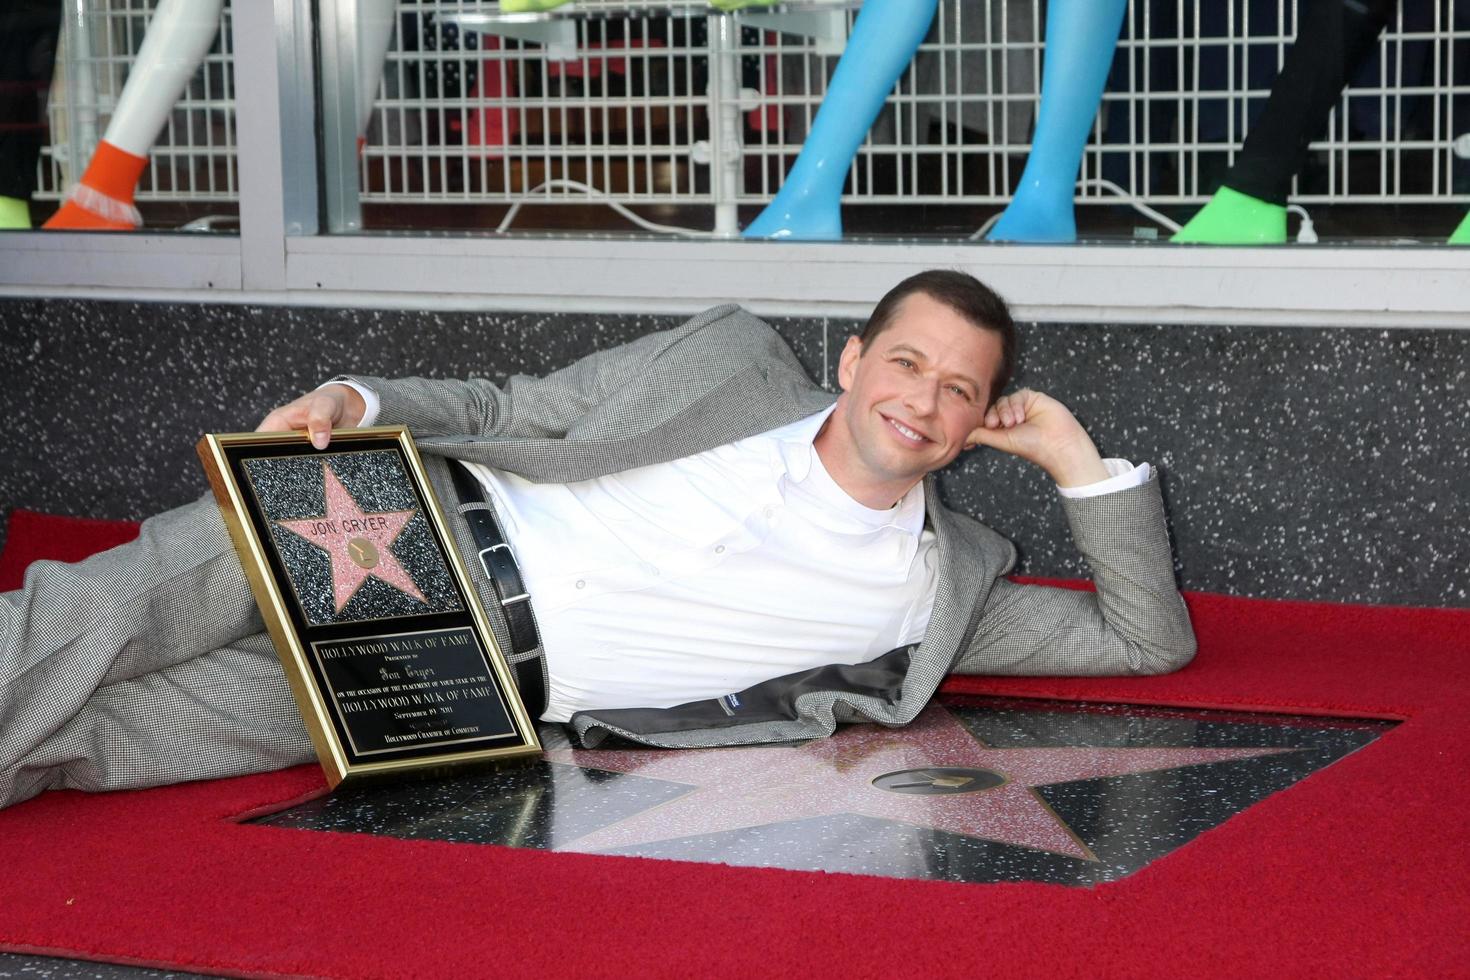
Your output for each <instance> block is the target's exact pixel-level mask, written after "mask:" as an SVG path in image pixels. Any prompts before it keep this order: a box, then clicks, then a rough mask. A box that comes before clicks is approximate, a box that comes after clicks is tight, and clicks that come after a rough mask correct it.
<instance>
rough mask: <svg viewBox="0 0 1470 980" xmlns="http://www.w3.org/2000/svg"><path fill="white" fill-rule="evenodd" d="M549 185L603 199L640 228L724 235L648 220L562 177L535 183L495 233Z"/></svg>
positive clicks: (696, 235) (687, 234)
mask: <svg viewBox="0 0 1470 980" xmlns="http://www.w3.org/2000/svg"><path fill="white" fill-rule="evenodd" d="M551 187H564V188H569V189H571V190H576V191H582V192H583V193H585V194H586V195H587V196H588V197H591V198H594V199H596V200H601V201H603V202H604V203H605V204H607V206H608V207H610V208H612V209H613V210H614V211H616V212H617V213H618V214H620V215H622V216H623V217H625V218H627V219H628V220H629V221H631V222H633V224H635V225H637V226H638V227H639V228H642V229H643V230H644V231H654V232H659V233H660V234H665V235H683V236H684V237H686V238H722V237H724V236H722V235H719V234H717V233H715V232H713V231H704V230H702V229H699V228H678V227H675V226H673V225H661V224H657V223H656V222H653V221H649V220H648V219H647V218H642V217H639V216H638V215H636V214H634V213H633V212H632V211H630V210H628V209H627V208H625V207H623V205H621V204H619V203H618V202H617V201H614V200H613V199H612V196H611V195H610V194H606V193H604V192H602V191H600V190H598V189H597V188H596V187H593V186H591V185H590V184H584V183H582V182H581V181H579V180H566V179H562V178H555V179H552V180H548V181H543V182H542V183H540V184H537V185H536V186H535V187H533V188H531V189H530V190H529V191H527V192H526V194H525V195H524V196H523V197H522V198H521V199H520V200H518V201H516V202H515V203H514V204H512V205H511V206H510V210H509V211H507V212H506V213H505V217H504V218H502V219H501V220H500V225H499V226H498V227H497V228H496V229H495V233H496V234H497V235H503V234H505V232H506V229H508V228H509V227H510V225H511V222H512V221H514V220H515V217H516V214H517V213H519V212H520V210H521V205H523V204H527V203H530V201H529V199H530V196H531V195H532V194H535V193H536V192H537V191H542V190H546V189H547V188H551Z"/></svg>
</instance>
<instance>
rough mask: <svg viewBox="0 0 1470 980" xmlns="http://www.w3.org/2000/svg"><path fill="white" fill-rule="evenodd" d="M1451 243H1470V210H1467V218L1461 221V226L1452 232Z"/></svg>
mask: <svg viewBox="0 0 1470 980" xmlns="http://www.w3.org/2000/svg"><path fill="white" fill-rule="evenodd" d="M1449 244H1451V245H1470V211H1467V212H1465V218H1464V220H1462V221H1461V222H1460V227H1458V228H1456V229H1455V230H1454V231H1452V232H1450V237H1449Z"/></svg>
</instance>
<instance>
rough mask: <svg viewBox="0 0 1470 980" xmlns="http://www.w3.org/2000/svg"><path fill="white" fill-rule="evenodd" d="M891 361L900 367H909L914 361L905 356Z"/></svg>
mask: <svg viewBox="0 0 1470 980" xmlns="http://www.w3.org/2000/svg"><path fill="white" fill-rule="evenodd" d="M893 363H895V364H897V365H898V366H899V367H901V368H911V367H913V366H914V362H913V361H911V360H909V359H908V358H907V357H900V358H897V359H896V360H895V361H894V362H893Z"/></svg>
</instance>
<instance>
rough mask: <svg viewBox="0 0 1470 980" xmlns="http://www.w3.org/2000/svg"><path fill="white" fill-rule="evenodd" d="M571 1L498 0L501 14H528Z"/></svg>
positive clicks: (551, 8)
mask: <svg viewBox="0 0 1470 980" xmlns="http://www.w3.org/2000/svg"><path fill="white" fill-rule="evenodd" d="M568 3H571V0H500V12H501V13H502V14H530V13H538V12H540V11H542V10H555V9H556V8H557V7H560V6H563V5H564V4H568Z"/></svg>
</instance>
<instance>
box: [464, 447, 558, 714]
mask: <svg viewBox="0 0 1470 980" xmlns="http://www.w3.org/2000/svg"><path fill="white" fill-rule="evenodd" d="M449 471H450V473H451V474H452V475H453V478H454V489H455V492H456V493H458V494H459V499H460V502H461V503H466V504H469V503H485V502H486V500H485V490H484V488H483V487H481V486H480V481H479V480H476V479H475V478H474V477H473V476H471V475H470V472H469V471H468V470H467V469H465V467H464V466H463V465H462V464H460V463H458V462H456V461H454V460H450V462H449ZM464 519H465V520H466V521H467V522H468V523H469V525H470V534H471V535H472V536H473V537H474V539H475V547H476V548H477V549H478V551H479V558H480V567H481V568H483V569H485V575H486V576H487V577H488V578H489V579H490V584H491V585H493V586H494V587H495V597H496V599H498V600H499V602H500V608H501V611H502V612H504V613H505V625H506V628H507V629H508V630H509V631H510V648H511V650H512V651H513V652H515V653H525V652H527V651H528V650H534V649H536V648H537V647H538V646H540V645H541V635H540V634H539V633H538V632H537V631H536V617H535V615H533V614H532V612H531V596H530V594H529V593H528V592H527V591H526V584H525V581H524V580H523V579H522V578H521V568H520V566H519V565H517V564H516V556H515V554H514V553H513V552H512V551H511V550H510V545H509V544H507V543H506V541H505V535H504V534H502V533H501V531H500V525H499V523H497V522H496V520H495V511H494V509H493V508H490V507H486V508H484V509H479V510H467V511H465V512H464ZM511 669H512V670H514V671H515V675H516V687H518V688H519V689H520V692H521V702H522V703H523V704H525V706H526V710H528V711H529V712H530V713H531V717H532V718H533V719H534V718H539V717H541V715H542V713H543V712H545V711H546V683H545V681H544V680H543V679H542V674H541V658H540V657H532V658H530V659H529V660H523V661H521V662H520V663H518V664H514V665H512V667H511Z"/></svg>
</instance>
